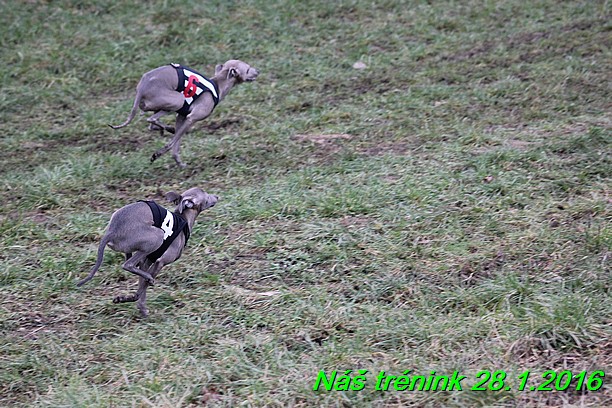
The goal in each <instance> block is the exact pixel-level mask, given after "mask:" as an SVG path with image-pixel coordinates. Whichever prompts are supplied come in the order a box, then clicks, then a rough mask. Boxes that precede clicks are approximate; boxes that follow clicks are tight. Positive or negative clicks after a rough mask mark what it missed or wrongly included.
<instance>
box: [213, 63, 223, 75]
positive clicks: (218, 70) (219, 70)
mask: <svg viewBox="0 0 612 408" xmlns="http://www.w3.org/2000/svg"><path fill="white" fill-rule="evenodd" d="M222 69H223V64H218V65H217V66H216V67H215V75H217V74H218V73H219V72H221V70H222Z"/></svg>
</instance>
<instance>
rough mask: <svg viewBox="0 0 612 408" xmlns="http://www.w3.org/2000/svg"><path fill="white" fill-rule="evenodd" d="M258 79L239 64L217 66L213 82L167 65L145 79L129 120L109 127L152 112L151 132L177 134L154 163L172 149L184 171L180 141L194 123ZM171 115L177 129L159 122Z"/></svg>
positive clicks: (239, 62)
mask: <svg viewBox="0 0 612 408" xmlns="http://www.w3.org/2000/svg"><path fill="white" fill-rule="evenodd" d="M257 75H259V71H257V70H256V69H255V68H253V67H251V66H250V65H249V64H247V63H246V62H242V61H239V60H229V61H227V62H226V63H225V64H223V65H217V66H216V68H215V76H214V77H212V78H210V79H208V78H206V77H204V76H203V75H201V74H199V73H197V72H196V71H194V70H192V69H190V68H187V67H184V66H181V65H178V64H170V65H164V66H163V67H159V68H156V69H154V70H152V71H149V72H147V73H146V74H144V75H143V76H142V78H141V79H140V82H139V83H138V86H137V87H136V98H135V99H134V106H133V107H132V111H131V112H130V115H129V116H128V118H127V120H126V121H125V122H124V123H122V124H121V125H117V126H113V125H109V126H110V127H112V128H113V129H119V128H122V127H125V126H127V125H129V124H130V122H131V121H132V120H133V119H134V117H135V116H136V112H138V109H139V108H140V109H141V110H142V111H145V112H148V111H153V112H154V113H153V115H151V117H149V118H148V119H147V122H149V129H150V130H159V131H161V132H162V133H163V131H164V130H166V131H168V132H170V133H174V137H173V138H172V140H171V141H170V142H168V143H167V144H166V145H165V146H164V147H162V148H161V149H159V150H158V151H156V152H155V153H154V154H153V156H151V161H155V160H156V159H157V158H159V157H160V156H161V155H162V154H164V153H166V152H168V150H170V149H172V157H174V160H175V161H176V163H177V164H178V165H179V166H181V167H185V163H183V162H182V161H181V157H180V154H179V152H180V141H181V137H183V135H185V134H186V133H187V132H188V131H189V129H191V127H192V126H193V125H194V123H195V122H198V121H200V120H202V119H205V118H207V117H208V116H209V115H210V114H211V113H212V111H213V109H215V106H217V104H218V103H219V102H221V100H222V99H223V98H224V97H225V96H226V95H227V94H228V93H229V91H230V90H231V89H232V88H233V87H234V86H235V85H237V84H239V83H242V82H251V81H254V80H255V78H257ZM172 112H177V116H176V123H175V127H172V126H168V125H165V124H164V123H162V122H161V121H160V120H159V119H160V118H161V117H162V116H164V115H166V114H169V113H172Z"/></svg>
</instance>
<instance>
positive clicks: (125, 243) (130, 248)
mask: <svg viewBox="0 0 612 408" xmlns="http://www.w3.org/2000/svg"><path fill="white" fill-rule="evenodd" d="M166 199H168V201H171V202H174V203H175V204H176V205H177V207H176V209H175V210H174V212H171V211H168V210H167V209H165V208H164V207H162V206H160V205H159V204H157V203H156V202H154V201H138V202H136V203H132V204H128V205H126V206H125V207H122V208H120V209H118V210H117V211H115V212H114V213H113V215H112V216H111V219H110V222H109V224H108V227H107V229H106V233H105V234H104V236H103V237H102V240H101V241H100V245H99V246H98V258H97V260H96V264H95V265H94V267H93V268H92V269H91V271H90V272H89V275H88V276H87V277H86V278H85V279H83V280H81V281H80V282H79V283H77V286H82V285H84V284H85V283H87V282H89V281H90V280H91V279H92V278H93V277H94V275H95V274H96V272H97V271H98V269H100V266H101V265H102V260H103V259H104V249H105V248H106V246H107V245H108V246H109V247H110V248H111V249H112V250H114V251H117V252H122V253H124V254H125V262H124V263H123V265H122V267H123V269H125V270H126V271H128V272H131V273H134V274H136V275H138V277H139V285H138V290H137V291H136V293H135V294H134V295H131V296H117V297H115V298H114V299H113V302H114V303H123V302H136V301H137V302H138V303H137V307H138V310H140V313H141V314H142V315H143V316H145V317H146V316H147V315H148V314H149V311H148V309H147V307H146V297H147V287H148V286H149V285H153V284H154V283H155V277H156V276H157V274H158V273H159V271H160V270H161V269H162V268H163V267H164V266H165V265H169V264H171V263H173V262H174V261H176V260H177V259H179V258H180V257H181V254H182V253H183V249H184V247H185V245H186V244H187V241H188V240H189V236H190V234H191V230H192V228H193V225H194V223H195V220H196V217H197V216H198V215H199V214H200V213H201V212H202V211H204V210H206V209H207V208H210V207H213V206H214V205H215V204H216V203H217V201H218V200H219V197H218V196H216V195H213V194H208V193H206V192H205V191H203V190H202V189H200V188H197V187H195V188H190V189H189V190H187V191H185V192H184V193H183V194H180V195H179V194H177V193H175V192H169V193H167V194H166Z"/></svg>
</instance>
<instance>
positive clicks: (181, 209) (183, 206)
mask: <svg viewBox="0 0 612 408" xmlns="http://www.w3.org/2000/svg"><path fill="white" fill-rule="evenodd" d="M194 205H195V204H194V203H193V201H191V199H190V198H184V199H183V200H182V201H181V203H180V204H179V206H178V212H179V214H182V213H183V212H184V211H185V209H187V208H193V207H194Z"/></svg>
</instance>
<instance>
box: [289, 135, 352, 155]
mask: <svg viewBox="0 0 612 408" xmlns="http://www.w3.org/2000/svg"><path fill="white" fill-rule="evenodd" d="M291 139H292V140H295V141H298V142H300V143H305V144H309V145H311V146H315V147H316V148H317V152H316V153H315V156H319V157H321V156H323V157H325V156H329V155H331V154H335V153H338V152H339V151H340V150H342V148H343V147H344V146H343V143H342V142H343V141H345V140H352V139H353V136H351V135H348V134H344V133H332V134H297V135H293V136H292V137H291Z"/></svg>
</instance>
